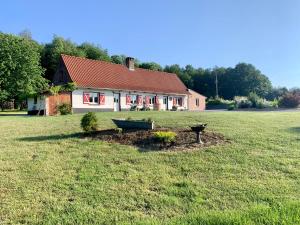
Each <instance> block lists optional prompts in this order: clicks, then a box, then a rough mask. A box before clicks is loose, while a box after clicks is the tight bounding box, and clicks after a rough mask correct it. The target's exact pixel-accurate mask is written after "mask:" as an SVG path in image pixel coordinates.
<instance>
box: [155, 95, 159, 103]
mask: <svg viewBox="0 0 300 225" xmlns="http://www.w3.org/2000/svg"><path fill="white" fill-rule="evenodd" d="M155 103H156V104H158V103H159V99H158V96H155Z"/></svg>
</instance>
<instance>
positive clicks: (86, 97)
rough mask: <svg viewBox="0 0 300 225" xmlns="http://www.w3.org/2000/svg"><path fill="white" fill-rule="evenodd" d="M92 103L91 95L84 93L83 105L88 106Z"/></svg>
mask: <svg viewBox="0 0 300 225" xmlns="http://www.w3.org/2000/svg"><path fill="white" fill-rule="evenodd" d="M89 102H90V95H89V93H83V103H84V104H88V103H89Z"/></svg>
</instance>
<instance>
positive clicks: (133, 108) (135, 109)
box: [130, 105, 138, 111]
mask: <svg viewBox="0 0 300 225" xmlns="http://www.w3.org/2000/svg"><path fill="white" fill-rule="evenodd" d="M137 109H138V108H137V106H136V105H132V106H131V107H130V111H137Z"/></svg>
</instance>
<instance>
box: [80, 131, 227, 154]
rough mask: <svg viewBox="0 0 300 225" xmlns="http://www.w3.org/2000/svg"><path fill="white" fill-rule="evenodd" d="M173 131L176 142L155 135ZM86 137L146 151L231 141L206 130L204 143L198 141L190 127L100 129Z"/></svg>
mask: <svg viewBox="0 0 300 225" xmlns="http://www.w3.org/2000/svg"><path fill="white" fill-rule="evenodd" d="M162 130H163V131H173V132H175V133H176V134H177V136H176V140H175V142H174V143H170V144H163V143H160V142H158V141H157V140H156V139H155V138H154V137H153V133H154V132H155V131H162ZM85 137H86V138H93V139H97V140H102V141H107V142H113V143H120V144H124V145H132V146H136V147H138V148H140V149H141V150H144V151H151V150H170V151H174V150H175V151H176V150H180V151H182V150H190V149H196V148H197V149H199V148H203V147H208V146H213V145H219V144H225V143H229V142H230V141H229V139H227V138H225V137H224V136H223V135H222V134H218V133H215V132H210V131H206V132H204V133H203V134H202V135H201V139H202V141H203V144H198V143H196V134H195V133H194V132H193V131H191V130H189V129H155V130H130V131H123V132H122V133H119V132H118V131H117V130H114V129H110V130H100V131H97V132H94V133H92V134H88V135H85Z"/></svg>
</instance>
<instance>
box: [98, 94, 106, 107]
mask: <svg viewBox="0 0 300 225" xmlns="http://www.w3.org/2000/svg"><path fill="white" fill-rule="evenodd" d="M99 104H100V105H105V95H104V94H102V93H100V94H99Z"/></svg>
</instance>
